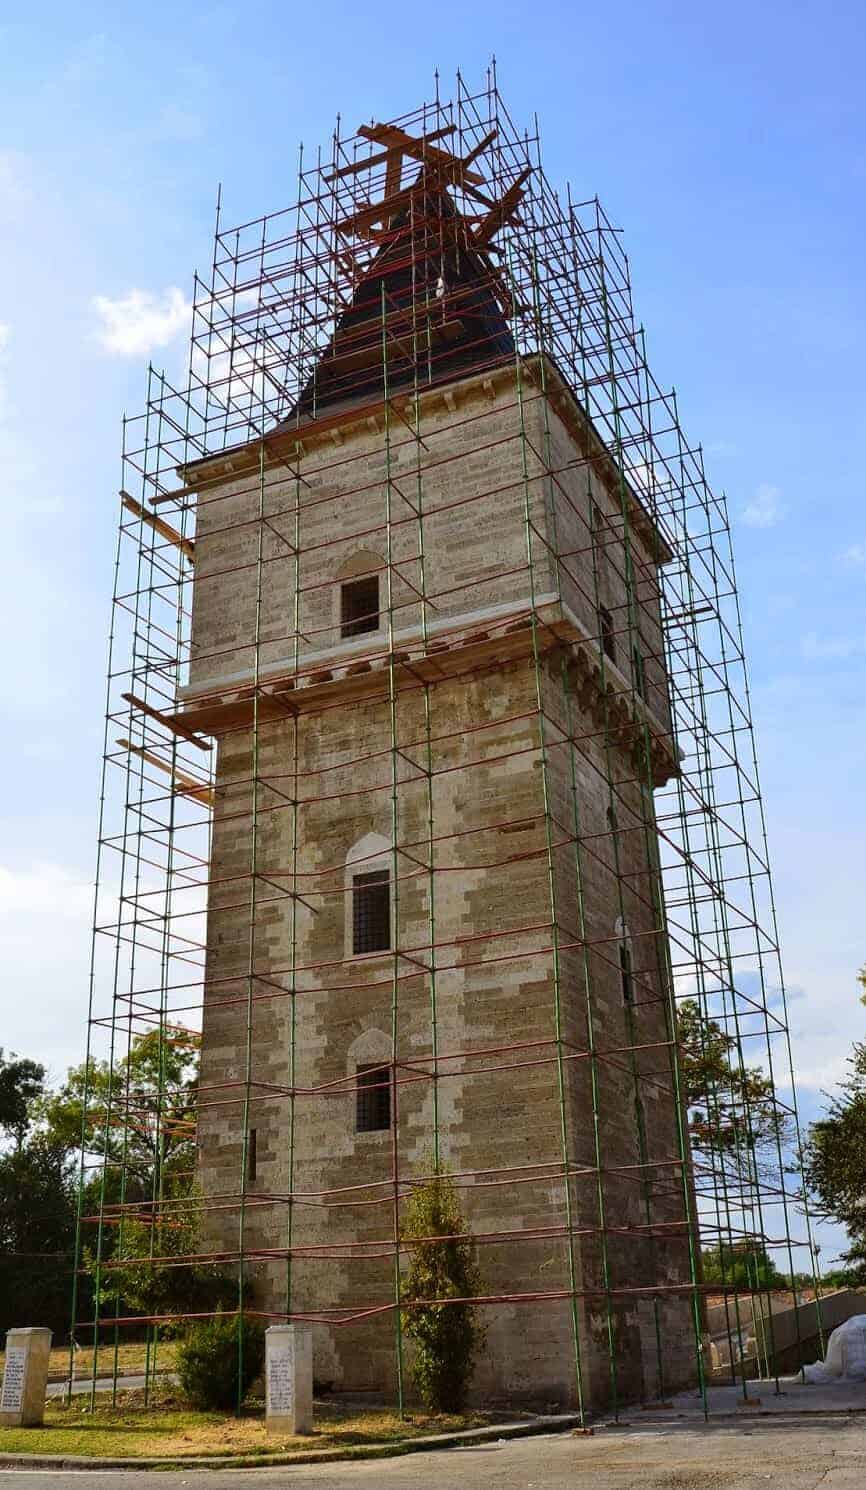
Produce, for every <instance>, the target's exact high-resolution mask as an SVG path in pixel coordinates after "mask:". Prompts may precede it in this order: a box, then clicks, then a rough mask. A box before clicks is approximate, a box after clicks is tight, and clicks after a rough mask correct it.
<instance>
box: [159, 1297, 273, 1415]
mask: <svg viewBox="0 0 866 1490" xmlns="http://www.w3.org/2000/svg"><path fill="white" fill-rule="evenodd" d="M239 1354H240V1361H239V1359H238V1356H239ZM264 1363H265V1332H264V1330H263V1329H262V1327H261V1325H260V1324H259V1323H258V1321H257V1320H253V1319H245V1318H244V1319H241V1320H240V1321H239V1320H238V1317H237V1315H234V1316H226V1315H223V1314H217V1315H215V1316H214V1318H213V1319H208V1320H206V1321H204V1322H203V1323H201V1324H194V1325H191V1326H190V1328H189V1329H188V1330H187V1332H186V1334H185V1335H184V1337H183V1338H182V1340H181V1341H180V1344H179V1345H178V1349H177V1374H178V1377H179V1379H180V1384H181V1387H182V1388H183V1391H184V1393H185V1394H186V1396H187V1397H188V1399H189V1401H190V1402H191V1404H192V1406H193V1407H201V1408H205V1409H210V1410H214V1411H224V1412H225V1411H230V1410H231V1408H233V1407H238V1406H240V1403H241V1402H243V1400H244V1397H245V1396H246V1395H247V1392H248V1391H249V1389H250V1387H251V1386H252V1384H253V1382H254V1381H255V1379H256V1377H257V1376H259V1375H260V1374H261V1371H262V1367H263V1366H264ZM239 1368H240V1369H239Z"/></svg>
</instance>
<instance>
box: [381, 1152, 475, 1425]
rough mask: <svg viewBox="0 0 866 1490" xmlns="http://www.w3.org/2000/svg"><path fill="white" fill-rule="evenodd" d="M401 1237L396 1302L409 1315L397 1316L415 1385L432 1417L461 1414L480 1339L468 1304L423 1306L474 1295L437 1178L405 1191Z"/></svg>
mask: <svg viewBox="0 0 866 1490" xmlns="http://www.w3.org/2000/svg"><path fill="white" fill-rule="evenodd" d="M401 1236H402V1238H403V1240H404V1242H411V1243H412V1250H411V1259H410V1262H409V1267H408V1270H407V1273H406V1277H405V1279H404V1280H403V1285H402V1298H403V1302H404V1304H411V1305H412V1307H411V1308H404V1309H403V1311H402V1318H403V1328H404V1330H405V1332H406V1334H407V1335H408V1336H409V1337H410V1339H412V1340H414V1342H415V1346H416V1353H415V1360H414V1364H413V1368H412V1376H413V1379H414V1382H415V1385H416V1386H417V1388H418V1390H419V1392H420V1394H421V1398H422V1401H423V1402H424V1403H425V1405H426V1406H427V1407H428V1408H430V1409H431V1410H432V1411H434V1412H461V1411H462V1410H463V1408H464V1407H465V1405H466V1395H467V1392H468V1390H469V1383H470V1381H471V1380H472V1372H473V1369H474V1360H475V1355H476V1352H477V1350H478V1348H479V1347H480V1345H481V1344H482V1343H483V1338H484V1333H483V1330H482V1329H481V1327H480V1326H479V1325H478V1323H477V1320H476V1310H475V1308H474V1306H473V1305H472V1304H469V1303H466V1302H463V1303H459V1304H458V1303H454V1304H449V1303H431V1302H430V1300H433V1299H437V1300H445V1299H461V1300H467V1299H470V1298H473V1297H474V1296H475V1295H476V1294H477V1293H478V1292H479V1291H480V1275H479V1272H478V1268H477V1266H476V1264H475V1259H474V1249H473V1243H472V1240H471V1238H469V1237H468V1236H467V1234H466V1224H465V1222H464V1220H463V1217H462V1215H461V1214H460V1207H459V1205H458V1203H457V1191H456V1189H455V1186H454V1181H453V1180H451V1179H450V1178H449V1177H448V1176H447V1175H443V1174H439V1175H436V1176H434V1178H433V1179H431V1180H428V1181H427V1183H426V1184H424V1185H419V1186H418V1187H417V1188H416V1189H414V1190H413V1191H412V1194H411V1195H410V1197H409V1200H408V1202H407V1204H406V1208H405V1211H404V1214H403V1225H402V1228H401ZM440 1238H441V1240H440ZM416 1301H417V1302H416Z"/></svg>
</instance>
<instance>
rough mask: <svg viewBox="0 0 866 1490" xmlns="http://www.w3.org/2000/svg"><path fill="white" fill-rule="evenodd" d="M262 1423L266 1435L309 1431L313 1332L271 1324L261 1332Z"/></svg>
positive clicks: (311, 1419)
mask: <svg viewBox="0 0 866 1490" xmlns="http://www.w3.org/2000/svg"><path fill="white" fill-rule="evenodd" d="M265 1422H266V1426H267V1429H268V1432H269V1433H288V1434H295V1433H312V1431H313V1332H312V1330H311V1329H310V1326H309V1325H304V1324H274V1325H271V1327H270V1329H268V1330H266V1331H265Z"/></svg>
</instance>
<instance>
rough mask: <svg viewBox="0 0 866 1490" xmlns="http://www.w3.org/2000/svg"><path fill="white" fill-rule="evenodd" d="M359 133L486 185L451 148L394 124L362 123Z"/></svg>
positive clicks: (377, 142)
mask: <svg viewBox="0 0 866 1490" xmlns="http://www.w3.org/2000/svg"><path fill="white" fill-rule="evenodd" d="M358 134H359V135H361V136H362V137H363V138H364V139H365V140H374V141H375V143H376V144H377V145H390V146H391V147H392V148H393V147H395V146H398V147H399V148H401V149H402V151H403V153H404V155H411V156H412V157H413V159H415V160H420V161H429V163H430V164H431V165H434V166H436V167H437V168H439V169H442V170H451V171H454V172H456V173H457V176H458V178H459V179H464V178H465V180H467V181H471V182H473V183H474V185H475V186H483V185H484V177H483V176H480V175H479V174H478V172H477V171H470V170H469V168H468V166H466V165H465V164H464V162H463V160H462V159H461V157H460V156H459V155H452V153H451V151H450V150H440V149H438V147H437V146H436V145H433V146H430V145H428V144H426V143H425V141H424V140H423V139H421V140H419V139H416V137H415V136H414V135H407V134H406V131H405V130H403V129H398V128H397V127H396V125H394V124H362V125H361V128H360V129H359V130H358Z"/></svg>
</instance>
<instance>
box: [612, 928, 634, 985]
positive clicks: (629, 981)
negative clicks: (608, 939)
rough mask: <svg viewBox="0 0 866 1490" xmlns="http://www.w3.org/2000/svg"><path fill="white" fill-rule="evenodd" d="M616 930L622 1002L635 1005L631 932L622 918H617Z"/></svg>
mask: <svg viewBox="0 0 866 1490" xmlns="http://www.w3.org/2000/svg"><path fill="white" fill-rule="evenodd" d="M614 930H615V933H616V939H617V945H618V947H619V982H620V989H621V991H622V1001H623V1003H624V1004H633V1003H634V971H633V967H632V957H631V932H630V931H629V929H628V925H627V923H626V922H625V921H624V920H623V918H622V916H617V918H616V926H615V928H614Z"/></svg>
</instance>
